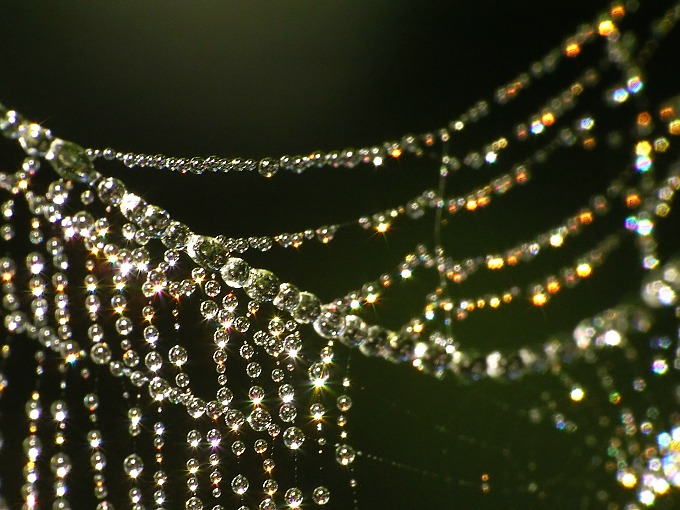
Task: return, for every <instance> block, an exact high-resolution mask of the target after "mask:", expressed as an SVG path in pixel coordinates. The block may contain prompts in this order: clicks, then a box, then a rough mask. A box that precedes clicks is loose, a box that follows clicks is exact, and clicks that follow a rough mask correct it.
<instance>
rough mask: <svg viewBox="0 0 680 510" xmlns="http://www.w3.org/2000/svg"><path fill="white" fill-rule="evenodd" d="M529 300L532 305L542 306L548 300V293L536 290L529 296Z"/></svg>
mask: <svg viewBox="0 0 680 510" xmlns="http://www.w3.org/2000/svg"><path fill="white" fill-rule="evenodd" d="M531 302H532V303H533V305H534V306H543V305H544V304H546V303H547V302H548V295H547V294H546V293H545V292H537V293H535V294H534V295H533V296H531Z"/></svg>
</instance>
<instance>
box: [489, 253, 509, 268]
mask: <svg viewBox="0 0 680 510" xmlns="http://www.w3.org/2000/svg"><path fill="white" fill-rule="evenodd" d="M504 265H505V261H504V260H503V257H499V256H494V257H489V259H488V260H487V261H486V267H488V268H489V269H501V268H502V267H503V266H504Z"/></svg>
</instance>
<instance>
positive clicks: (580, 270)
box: [576, 262, 593, 278]
mask: <svg viewBox="0 0 680 510" xmlns="http://www.w3.org/2000/svg"><path fill="white" fill-rule="evenodd" d="M592 273H593V268H592V267H591V265H590V264H588V263H587V262H581V263H580V264H579V265H578V266H576V274H577V275H579V276H580V277H581V278H588V277H589V276H590V275H591V274H592Z"/></svg>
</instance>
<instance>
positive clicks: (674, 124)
mask: <svg viewBox="0 0 680 510" xmlns="http://www.w3.org/2000/svg"><path fill="white" fill-rule="evenodd" d="M668 132H669V133H670V134H672V135H680V119H673V120H672V121H670V122H669V123H668Z"/></svg>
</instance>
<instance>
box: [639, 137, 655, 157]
mask: <svg viewBox="0 0 680 510" xmlns="http://www.w3.org/2000/svg"><path fill="white" fill-rule="evenodd" d="M651 152H652V144H651V143H649V142H648V141H647V140H642V141H640V142H638V143H637V144H636V145H635V154H637V155H638V156H649V154H650V153H651Z"/></svg>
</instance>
